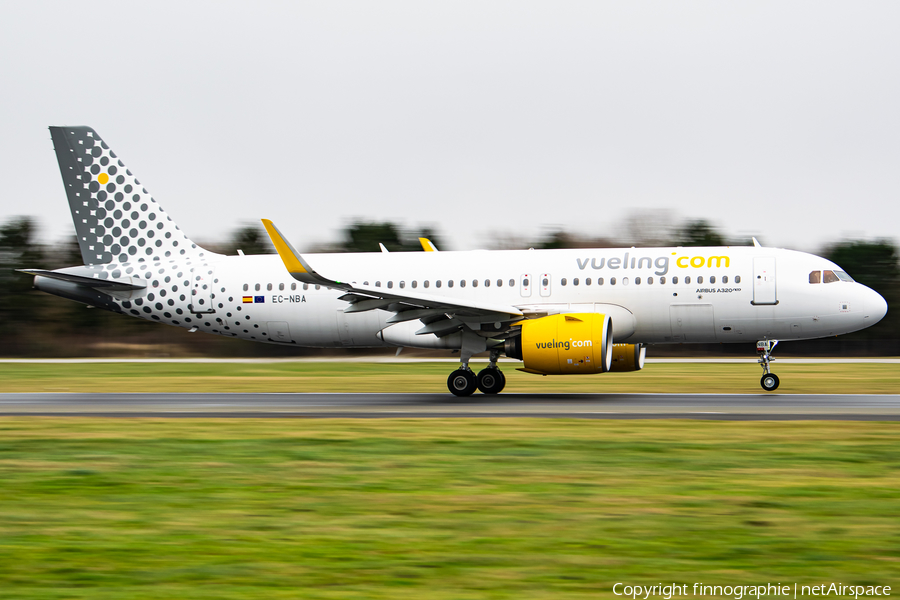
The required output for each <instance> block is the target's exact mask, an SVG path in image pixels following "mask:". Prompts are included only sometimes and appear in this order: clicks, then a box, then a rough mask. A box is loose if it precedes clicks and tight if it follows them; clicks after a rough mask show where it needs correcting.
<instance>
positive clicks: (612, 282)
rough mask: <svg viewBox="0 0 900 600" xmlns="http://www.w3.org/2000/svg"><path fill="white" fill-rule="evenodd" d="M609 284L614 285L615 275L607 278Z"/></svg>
mask: <svg viewBox="0 0 900 600" xmlns="http://www.w3.org/2000/svg"><path fill="white" fill-rule="evenodd" d="M609 285H616V278H615V277H610V278H609Z"/></svg>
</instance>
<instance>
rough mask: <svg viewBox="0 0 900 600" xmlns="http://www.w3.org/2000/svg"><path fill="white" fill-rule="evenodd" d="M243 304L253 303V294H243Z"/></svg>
mask: <svg viewBox="0 0 900 600" xmlns="http://www.w3.org/2000/svg"><path fill="white" fill-rule="evenodd" d="M244 304H253V296H244Z"/></svg>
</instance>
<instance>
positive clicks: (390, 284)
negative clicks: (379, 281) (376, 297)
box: [388, 281, 394, 289]
mask: <svg viewBox="0 0 900 600" xmlns="http://www.w3.org/2000/svg"><path fill="white" fill-rule="evenodd" d="M392 287H394V282H393V281H388V289H391V288H392Z"/></svg>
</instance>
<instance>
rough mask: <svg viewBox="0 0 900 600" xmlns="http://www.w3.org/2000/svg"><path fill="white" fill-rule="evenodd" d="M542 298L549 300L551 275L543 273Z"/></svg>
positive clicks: (541, 282)
mask: <svg viewBox="0 0 900 600" xmlns="http://www.w3.org/2000/svg"><path fill="white" fill-rule="evenodd" d="M540 284H541V296H543V297H544V298H547V297H549V296H550V273H541V281H540Z"/></svg>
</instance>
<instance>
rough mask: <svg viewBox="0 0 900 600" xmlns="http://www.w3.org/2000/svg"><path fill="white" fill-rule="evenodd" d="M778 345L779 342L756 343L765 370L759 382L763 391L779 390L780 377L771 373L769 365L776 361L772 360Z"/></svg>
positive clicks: (764, 341) (765, 341)
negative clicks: (773, 352)
mask: <svg viewBox="0 0 900 600" xmlns="http://www.w3.org/2000/svg"><path fill="white" fill-rule="evenodd" d="M777 345H778V340H761V341H759V342H756V353H757V354H759V361H758V362H759V364H760V366H761V367H762V369H763V376H762V378H761V379H760V380H759V384H760V385H761V386H762V389H764V390H766V391H767V392H774V391H775V390H777V389H778V384H779V383H780V381H779V380H778V375H776V374H775V373H772V372H771V371H769V363H770V362H772V361H773V360H775V359H774V358H772V351H773V350H775V346H777Z"/></svg>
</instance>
